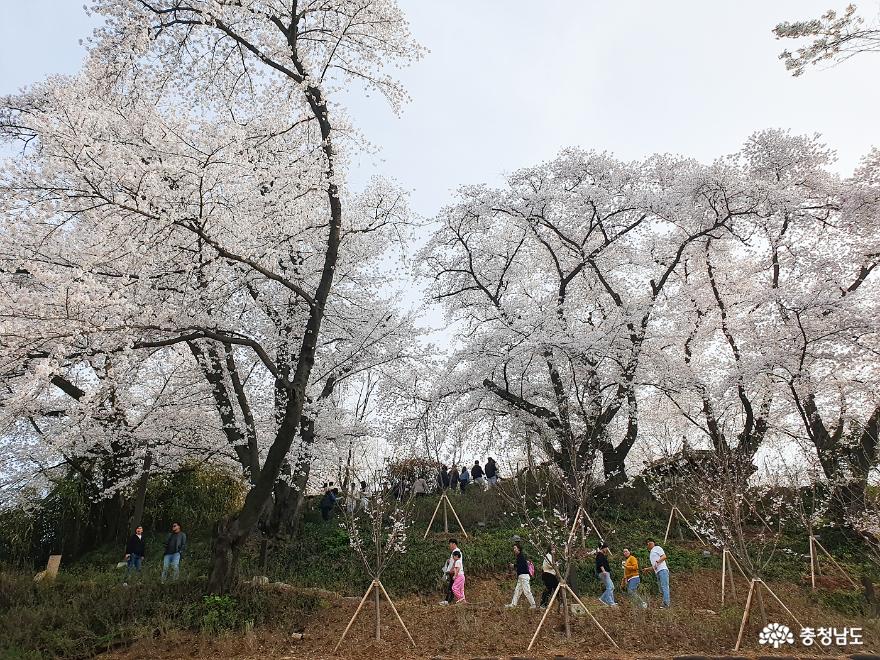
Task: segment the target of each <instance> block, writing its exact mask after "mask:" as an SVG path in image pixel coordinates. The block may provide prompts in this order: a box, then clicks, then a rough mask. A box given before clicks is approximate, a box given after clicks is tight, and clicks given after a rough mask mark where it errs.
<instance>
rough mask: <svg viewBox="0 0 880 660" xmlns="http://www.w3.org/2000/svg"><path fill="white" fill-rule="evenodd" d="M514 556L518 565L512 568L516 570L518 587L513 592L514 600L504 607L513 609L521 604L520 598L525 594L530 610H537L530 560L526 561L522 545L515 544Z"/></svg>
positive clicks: (512, 565)
mask: <svg viewBox="0 0 880 660" xmlns="http://www.w3.org/2000/svg"><path fill="white" fill-rule="evenodd" d="M513 555H514V557H515V558H516V564H515V565H514V564H511V565H510V567H511V568H514V566H515V568H516V587H515V588H514V590H513V600H511V601H510V602H509V603H508V604H507V605H505V606H504V607H509V608H513V607H516V606H517V604H518V603H519V597H520V595H522V594H525V596H526V600H527V601H529V609H532V610H533V609H535V607H536V605H535V597H534V596H533V595H532V584H531V571H530V570H529V560H528V559H526V553H525V552H523V549H522V545H521V544H520V543H519V541H517V542H516V543H514V544H513Z"/></svg>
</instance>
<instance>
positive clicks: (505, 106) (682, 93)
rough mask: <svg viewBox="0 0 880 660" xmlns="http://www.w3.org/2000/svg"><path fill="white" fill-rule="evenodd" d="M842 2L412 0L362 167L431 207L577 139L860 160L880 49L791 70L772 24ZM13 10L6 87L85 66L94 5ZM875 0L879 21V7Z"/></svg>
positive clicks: (616, 148) (847, 165)
mask: <svg viewBox="0 0 880 660" xmlns="http://www.w3.org/2000/svg"><path fill="white" fill-rule="evenodd" d="M833 3H834V0H774V2H765V1H763V0H750V1H738V2H706V1H705V0H691V1H676V2H654V1H648V0H643V1H641V2H636V1H630V2H612V1H611V0H608V1H602V2H600V1H590V0H545V1H544V2H540V3H538V2H534V0H529V1H525V0H443V1H440V0H402V2H401V4H402V6H403V7H404V9H405V10H406V11H407V13H408V15H409V16H410V20H411V24H412V30H413V32H414V34H415V35H416V37H417V39H419V41H420V42H421V43H422V44H424V45H425V46H426V47H427V48H429V49H430V53H428V55H427V56H426V57H425V58H424V60H422V61H421V62H419V63H417V64H416V65H415V66H413V67H412V68H410V69H408V70H405V71H404V73H403V78H404V80H405V82H406V84H407V87H408V89H409V90H410V93H411V94H412V97H413V100H412V102H411V103H410V104H409V105H408V106H407V107H405V108H404V111H403V113H402V116H401V117H400V118H396V117H394V116H393V114H392V113H391V112H390V111H389V110H388V109H387V107H386V106H385V105H384V104H383V102H382V101H381V100H380V99H378V98H374V99H367V100H362V99H361V98H360V96H359V95H357V96H354V95H353V98H354V102H353V103H352V104H351V105H353V106H354V107H353V108H352V114H354V115H355V116H356V118H357V119H358V121H359V124H360V127H361V128H362V130H363V131H364V133H365V134H366V136H367V137H368V138H369V139H370V140H371V141H372V142H373V143H375V144H376V145H379V146H380V147H381V148H382V152H381V155H380V157H379V159H375V158H367V159H364V160H363V161H362V162H361V163H360V171H359V172H358V175H357V178H358V179H363V178H365V177H366V176H367V175H369V174H371V173H373V172H375V171H376V169H378V170H379V171H380V172H381V173H383V174H386V175H390V176H393V177H394V178H396V179H397V180H398V181H399V182H400V183H401V184H403V185H404V186H406V187H407V188H409V189H411V190H412V191H413V203H414V206H415V208H416V210H417V211H419V212H420V213H421V214H423V215H425V216H431V215H433V214H434V213H435V212H436V211H437V210H438V209H439V207H440V206H441V205H442V204H443V203H444V202H445V201H446V200H448V199H449V195H450V191H451V190H453V189H454V188H455V187H457V186H458V185H459V184H462V183H476V182H480V181H497V180H498V177H499V175H500V174H501V173H502V172H505V171H510V170H512V169H515V168H517V167H521V166H526V165H531V164H534V163H537V162H540V161H542V160H544V159H547V158H550V157H552V156H553V154H554V153H556V152H557V151H558V150H559V149H560V148H561V147H563V146H567V145H579V146H582V147H586V148H595V149H601V150H608V151H611V152H614V153H615V154H617V155H618V156H621V157H623V158H641V157H644V156H646V155H648V154H651V153H654V152H672V153H679V154H684V155H688V156H695V157H697V158H700V159H703V160H712V159H714V158H715V157H717V156H719V155H721V154H724V153H727V152H730V151H733V150H736V149H737V147H738V146H739V145H740V144H741V142H742V141H743V139H744V138H745V137H746V136H748V135H749V134H750V133H751V132H752V131H755V130H759V129H763V128H770V127H783V128H790V129H791V130H793V131H795V132H809V133H812V132H819V133H822V134H823V135H824V136H825V139H826V141H827V142H828V144H829V145H830V146H832V147H833V148H835V149H836V150H837V151H838V153H839V156H840V161H839V165H838V166H839V168H840V169H841V170H842V171H844V172H847V171H851V170H852V168H853V166H854V165H855V164H856V163H857V161H858V158H859V157H860V156H861V155H862V154H863V153H865V152H866V151H867V150H868V148H869V147H870V146H871V145H874V144H877V145H880V122H878V121H877V116H878V113H880V85H878V84H877V80H878V72H880V55H871V54H868V55H864V56H862V57H859V58H855V59H853V60H851V61H849V62H846V63H844V64H843V65H841V66H837V67H834V68H831V69H828V70H823V71H820V70H811V71H809V72H808V73H807V74H806V75H804V76H802V77H801V78H792V77H791V75H789V74H788V73H787V72H786V71H785V67H784V66H783V64H782V62H780V61H779V60H778V59H777V56H778V54H779V52H780V50H782V49H783V47H785V46H786V45H788V44H783V43H782V42H779V41H776V40H775V39H774V37H773V35H772V34H771V29H772V28H773V26H774V25H775V24H776V23H778V22H779V21H780V20H785V19H789V20H794V19H798V18H812V17H815V16H818V15H819V14H821V13H822V12H823V11H825V10H826V9H828V8H829V7H831V6H835V5H834V4H833ZM838 4H839V5H840V7H842V6H843V5H844V4H845V3H843V2H839V3H838ZM0 7H2V12H0V16H2V20H0V93H8V92H13V91H15V90H16V89H18V88H19V87H20V86H22V85H25V84H27V83H29V82H32V81H35V80H39V79H41V78H43V77H45V76H47V75H50V74H53V73H72V72H74V71H76V70H77V69H78V67H79V64H80V62H81V60H82V55H83V51H82V47H81V46H80V45H79V40H80V39H81V38H83V37H85V36H86V35H87V34H88V33H89V32H90V30H91V27H92V23H91V21H90V19H89V18H88V17H86V15H85V13H84V11H83V9H82V0H79V1H73V0H71V1H66V0H28V1H27V2H21V1H20V0H0ZM860 9H861V11H862V13H863V14H865V15H867V16H875V15H877V13H878V2H877V0H871V1H870V2H869V3H865V2H863V3H862V4H861V7H860Z"/></svg>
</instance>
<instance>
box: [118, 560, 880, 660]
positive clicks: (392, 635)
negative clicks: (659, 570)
mask: <svg viewBox="0 0 880 660" xmlns="http://www.w3.org/2000/svg"><path fill="white" fill-rule="evenodd" d="M715 578H717V575H716V573H715V572H713V571H705V572H701V573H697V574H695V575H692V576H688V577H686V578H682V579H681V580H675V579H674V580H673V585H672V587H673V608H672V609H670V610H661V609H655V607H656V605H657V603H656V602H652V603H651V605H652V608H651V609H649V610H647V611H644V610H640V609H636V608H630V607H629V606H628V605H627V604H626V603H625V602H624V603H623V604H622V605H621V606H620V607H617V608H608V607H604V606H602V605H601V604H600V603H599V602H598V600H597V599H596V598H595V597H594V596H593V595H592V593H591V592H592V590H590V591H589V592H588V593H590V595H586V594H584V595H582V599H583V600H584V602H585V603H586V604H587V605H588V607H589V608H590V610H591V611H592V612H593V613H594V615H595V616H596V618H597V619H598V620H599V621H600V622H601V623H602V625H603V626H604V627H605V628H606V629H607V630H608V632H609V633H610V634H611V636H612V637H613V638H614V639H615V641H616V642H617V644H618V645H619V646H620V649H615V648H614V647H613V646H612V645H611V643H610V642H609V641H608V640H607V639H605V637H604V636H603V635H602V633H601V632H600V631H599V630H598V629H597V628H596V627H595V626H594V625H593V624H592V623H591V621H590V620H589V618H588V617H583V616H582V617H572V637H571V639H570V640H569V639H566V638H565V635H564V627H563V625H562V617H561V615H557V614H556V613H555V612H553V613H551V614H550V615H549V616H548V617H547V622H546V624H545V629H544V630H543V631H542V632H541V635H540V636H539V638H538V640H537V642H536V644H535V647H534V648H533V651H532V652H531V653H526V647H527V646H528V643H529V640H530V639H531V636H532V634H533V633H534V630H535V628H536V627H537V625H538V622H539V620H540V617H541V615H542V614H543V612H542V611H540V610H535V611H530V610H529V609H528V606H527V604H525V603H524V602H523V601H521V602H520V608H519V609H517V610H507V609H505V608H504V607H503V604H504V603H505V602H507V601H508V600H509V598H510V592H511V591H512V587H513V581H512V580H511V579H509V578H507V577H500V578H498V579H497V580H492V579H482V580H472V581H470V583H469V584H468V588H467V595H468V598H469V600H471V601H472V602H471V603H469V604H467V605H455V606H446V607H443V606H440V605H437V604H436V603H437V601H436V600H433V599H427V598H418V597H409V598H403V599H400V601H399V602H397V603H396V604H397V607H398V611H399V612H400V615H401V617H402V618H403V620H404V621H405V622H406V624H407V626H408V627H409V629H410V632H411V633H412V636H413V638H414V640H415V642H416V648H415V649H414V648H413V647H412V646H411V644H410V642H409V640H408V639H407V637H406V634H405V633H404V632H403V630H402V629H401V628H400V625H399V623H398V622H397V620H396V619H395V618H394V615H393V612H392V611H391V609H390V607H388V605H387V604H386V603H385V602H384V600H383V603H382V606H381V608H380V617H381V622H382V628H381V634H382V638H381V640H378V641H377V640H375V639H374V633H375V621H376V620H375V616H376V615H375V608H374V606H373V604H372V601H368V603H367V604H366V605H365V606H364V609H363V610H362V612H361V615H360V616H359V617H358V620H357V621H356V622H355V624H354V625H353V626H352V628H351V630H350V631H349V634H348V636H347V637H346V639H345V641H344V642H343V644H342V646H341V647H340V649H339V654H338V655H336V656H334V654H333V647H334V646H335V645H336V642H337V641H338V640H339V637H340V635H341V634H342V631H343V630H344V629H345V626H346V624H347V623H348V621H349V619H350V617H351V615H352V614H353V613H354V610H355V608H356V607H357V603H358V600H359V599H357V598H337V599H327V602H326V605H327V606H326V607H325V608H322V609H321V610H320V611H318V612H316V613H315V615H314V616H312V617H311V618H310V620H309V622H308V624H307V625H306V627H305V629H304V630H301V631H293V630H285V627H284V624H283V622H277V623H278V629H277V630H276V631H274V632H266V631H255V632H251V633H247V634H241V635H238V636H233V635H229V636H227V637H220V638H207V637H204V636H200V635H198V634H191V635H171V636H167V637H163V638H159V639H154V640H149V641H142V642H138V643H137V644H135V645H134V646H133V647H131V648H129V649H126V650H125V651H121V652H117V653H113V654H109V655H107V656H105V657H106V658H113V659H115V660H135V659H141V658H242V659H244V658H278V659H288V660H313V659H317V658H331V657H340V658H357V659H358V660H363V659H364V658H382V659H383V660H384V659H391V660H405V659H410V658H481V659H489V658H505V659H507V658H512V657H528V658H536V659H537V658H542V659H543V658H564V657H568V658H590V659H591V660H597V659H598V658H612V657H613V658H627V659H632V658H671V657H674V656H682V655H690V656H705V655H711V656H725V655H727V656H730V655H733V654H732V648H733V644H734V641H735V640H736V634H737V631H738V628H739V623H740V616H741V610H740V611H737V610H736V609H735V608H731V609H729V610H725V611H722V612H720V613H719V611H718V609H719V608H718V605H719V602H718V601H719V596H718V592H719V590H718V585H717V584H715V583H714V581H715ZM590 586H593V585H590ZM774 590H777V593H779V595H780V596H781V597H782V598H783V599H784V600H786V602H787V604H788V605H789V606H790V607H791V608H792V609H793V611H794V612H796V614H797V616H798V619H799V620H800V621H801V622H802V623H803V624H804V625H806V626H815V627H820V626H822V627H834V626H836V627H843V626H861V627H863V628H864V640H865V645H864V646H862V647H849V648H846V649H833V648H832V649H828V650H827V652H825V653H824V654H822V651H821V650H820V649H818V648H817V647H813V648H807V647H803V646H801V645H800V644H799V643H797V644H796V645H794V646H789V647H786V648H784V649H780V650H779V651H775V652H774V651H772V650H768V649H766V648H765V647H762V646H759V645H758V644H757V636H758V630H759V629H760V627H761V624H760V623H759V622H758V621H753V622H751V625H750V626H749V628H748V631H747V634H746V636H745V639H746V644H745V645H744V652H743V653H742V654H736V655H740V656H742V655H746V656H752V657H754V656H758V655H760V656H767V655H779V656H788V657H791V656H793V655H794V656H797V657H806V656H816V655H821V657H823V658H832V657H835V656H842V655H844V654H845V653H854V652H858V653H862V654H870V653H878V651H880V644H878V641H880V623H878V622H873V623H868V622H864V621H852V620H849V621H847V620H846V618H845V617H841V616H839V615H829V614H828V613H827V612H825V611H823V610H819V609H818V608H817V607H816V606H815V605H814V604H812V603H810V602H809V600H808V599H807V597H806V596H805V594H804V592H803V589H802V588H801V587H800V586H797V585H774ZM534 591H535V592H536V596H537V595H538V593H539V592H538V588H537V585H535V589H534ZM741 591H745V590H744V589H743V590H741ZM737 595H738V596H739V599H740V600H742V599H743V596H744V594H742V593H738V594H737ZM283 597H284V595H283V592H279V598H283ZM767 613H768V620H769V621H778V622H780V623H791V624H792V627H793V628H794V629H795V635H797V631H798V629H797V628H795V627H794V625H793V622H788V621H787V619H786V617H785V615H784V613H783V612H782V610H781V608H779V607H778V606H773V605H771V604H770V603H768V604H767ZM756 618H757V617H756ZM293 632H301V633H302V634H303V637H302V639H295V638H294V636H292V635H291V633H293ZM875 657H880V656H875Z"/></svg>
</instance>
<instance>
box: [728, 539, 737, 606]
mask: <svg viewBox="0 0 880 660" xmlns="http://www.w3.org/2000/svg"><path fill="white" fill-rule="evenodd" d="M727 556H728V557H729V558H730V559H733V555H732V554H730V550H728V551H727ZM727 570H728V571H730V597H731V598H736V580H734V579H733V566H732V565H731V562H727Z"/></svg>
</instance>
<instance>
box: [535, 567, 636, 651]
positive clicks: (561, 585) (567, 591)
mask: <svg viewBox="0 0 880 660" xmlns="http://www.w3.org/2000/svg"><path fill="white" fill-rule="evenodd" d="M560 590H564V591H563V595H571V597H572V598H574V600H575V602H576V603H577V604H578V605H580V606H581V607H583V608H584V611H585V612H586V613H587V616H589V617H590V619H592V620H593V623H595V624H596V627H597V628H598V629H599V630H601V631H602V634H603V635H605V637H607V638H608V641H609V642H611V643H612V644H613V645H614V648H616V649H619V648H620V647H619V646H618V645H617V642H615V641H614V638H612V637H611V635H609V634H608V631H607V630H605V628H603V627H602V624H601V623H599V621H598V620H597V619H596V617H594V616H593V614H592V613H591V612H590V610H588V609H587V606H586V605H584V604H583V603H582V602H581V599H580V598H578V596H577V594H576V593H575V592H574V591H572V589H571V587H569V586H568V583H566V582H563V581H560V582H559V584H557V585H556V589H555V590H554V591H553V595H552V596H551V597H550V602H549V603H547V609H546V610H544V616H542V617H541V621H540V623H538V628H537V629H536V630H535V634H534V635H532V641H530V642H529V646H528V648H527V649H526V651H531V650H532V646H534V645H535V640H536V639H538V633H540V632H541V628H542V627H543V626H544V621H545V620H546V619H547V615H548V614H550V609H551V608H552V607H553V603H554V602H556V596H558V595H559V592H560Z"/></svg>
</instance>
